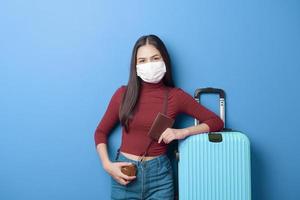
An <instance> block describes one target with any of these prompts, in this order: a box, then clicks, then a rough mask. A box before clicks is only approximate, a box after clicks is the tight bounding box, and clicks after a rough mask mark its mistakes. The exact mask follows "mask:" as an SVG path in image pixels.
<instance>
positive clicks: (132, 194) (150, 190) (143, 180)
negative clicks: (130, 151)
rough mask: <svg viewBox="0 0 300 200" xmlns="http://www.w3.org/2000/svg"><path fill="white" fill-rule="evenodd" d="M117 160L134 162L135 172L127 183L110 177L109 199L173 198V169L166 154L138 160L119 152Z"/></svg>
mask: <svg viewBox="0 0 300 200" xmlns="http://www.w3.org/2000/svg"><path fill="white" fill-rule="evenodd" d="M118 161H120V162H131V163H134V164H136V165H137V174H136V178H135V179H134V180H132V181H131V182H129V183H128V184H127V185H122V184H120V183H119V182H117V181H116V180H115V179H114V178H112V177H111V199H115V200H116V199H130V200H131V199H140V200H150V199H151V200H155V199H157V200H158V199H159V200H161V199H163V200H174V183H173V169H172V165H171V162H170V159H169V158H168V156H167V155H166V154H163V155H160V156H158V157H156V158H153V159H151V160H147V161H144V162H139V161H135V160H132V159H129V158H127V157H125V156H124V155H123V154H122V153H121V152H120V154H119V158H118V160H117V161H116V162H118Z"/></svg>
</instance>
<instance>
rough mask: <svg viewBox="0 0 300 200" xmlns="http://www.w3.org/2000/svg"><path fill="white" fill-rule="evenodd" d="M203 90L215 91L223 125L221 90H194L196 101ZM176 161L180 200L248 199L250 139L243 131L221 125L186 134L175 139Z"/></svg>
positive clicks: (249, 191) (223, 113)
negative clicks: (221, 126)
mask: <svg viewBox="0 0 300 200" xmlns="http://www.w3.org/2000/svg"><path fill="white" fill-rule="evenodd" d="M203 93H217V94H219V97H220V116H221V118H222V120H223V121H224V124H225V93H224V91H223V90H222V89H217V88H200V89H197V90H196V91H195V95H194V98H195V100H196V101H198V102H199V103H200V95H201V94H203ZM197 124H199V122H198V120H197V119H195V125H197ZM224 127H225V126H224ZM177 160H178V190H179V191H178V193H179V199H180V200H250V199H251V168H250V142H249V139H248V137H247V136H246V135H245V134H243V133H241V132H239V131H233V130H231V129H226V128H224V129H223V130H222V131H221V132H215V133H213V132H210V133H200V134H196V135H192V136H189V137H187V138H186V139H184V140H181V141H179V143H178V153H177Z"/></svg>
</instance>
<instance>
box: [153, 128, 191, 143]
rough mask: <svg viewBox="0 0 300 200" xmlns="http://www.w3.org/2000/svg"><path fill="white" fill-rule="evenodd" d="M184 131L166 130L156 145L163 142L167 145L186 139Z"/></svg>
mask: <svg viewBox="0 0 300 200" xmlns="http://www.w3.org/2000/svg"><path fill="white" fill-rule="evenodd" d="M186 134H187V133H186V130H185V129H175V128H167V129H166V130H165V131H164V132H163V133H162V134H161V136H160V137H159V139H158V143H160V142H161V141H164V143H166V144H168V143H170V142H172V141H173V140H181V139H184V138H185V137H186Z"/></svg>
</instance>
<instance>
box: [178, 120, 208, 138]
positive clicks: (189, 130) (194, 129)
mask: <svg viewBox="0 0 300 200" xmlns="http://www.w3.org/2000/svg"><path fill="white" fill-rule="evenodd" d="M182 132H183V134H184V136H185V137H187V136H190V135H195V134H198V133H204V132H209V126H208V125H207V124H205V123H201V124H198V125H197V126H189V127H186V128H183V129H182Z"/></svg>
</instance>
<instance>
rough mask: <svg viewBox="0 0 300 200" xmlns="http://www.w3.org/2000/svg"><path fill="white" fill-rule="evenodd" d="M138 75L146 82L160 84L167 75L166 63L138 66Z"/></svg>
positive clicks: (158, 62)
mask: <svg viewBox="0 0 300 200" xmlns="http://www.w3.org/2000/svg"><path fill="white" fill-rule="evenodd" d="M136 73H137V75H138V76H139V77H141V79H143V81H145V82H148V83H158V82H159V81H160V80H161V79H162V78H163V77H164V75H165V73H166V65H165V62H164V61H157V62H148V63H142V64H137V65H136Z"/></svg>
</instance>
